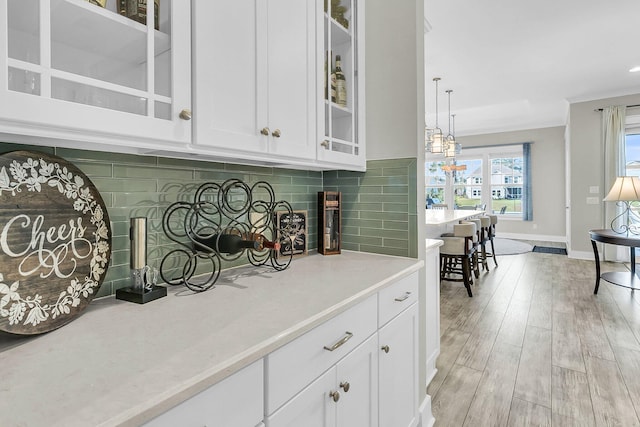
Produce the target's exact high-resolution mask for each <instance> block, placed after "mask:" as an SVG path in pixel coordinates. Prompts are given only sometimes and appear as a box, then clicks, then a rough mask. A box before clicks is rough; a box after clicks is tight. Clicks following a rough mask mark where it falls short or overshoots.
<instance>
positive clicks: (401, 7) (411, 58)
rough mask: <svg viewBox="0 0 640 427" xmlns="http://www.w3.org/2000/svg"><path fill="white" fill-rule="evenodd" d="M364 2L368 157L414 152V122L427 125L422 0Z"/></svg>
mask: <svg viewBox="0 0 640 427" xmlns="http://www.w3.org/2000/svg"><path fill="white" fill-rule="evenodd" d="M365 3H366V5H365V6H366V9H365V14H366V18H365V21H366V53H365V55H366V69H365V72H366V87H365V94H366V121H367V129H366V132H367V133H366V135H367V159H368V160H380V159H399V158H406V157H416V155H417V152H416V123H417V122H419V123H420V128H421V129H423V127H424V77H423V73H424V69H423V68H424V66H423V64H424V61H423V59H422V58H423V55H424V54H423V51H424V39H423V26H424V24H423V22H424V20H423V18H422V17H423V16H424V8H423V4H422V2H421V1H413V0H402V1H393V2H392V1H365ZM418 17H419V23H418V22H417V21H418ZM417 27H418V28H417ZM418 36H419V37H418ZM418 66H419V67H418ZM421 112H422V115H420V113H421Z"/></svg>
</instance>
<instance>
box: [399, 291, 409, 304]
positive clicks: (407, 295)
mask: <svg viewBox="0 0 640 427" xmlns="http://www.w3.org/2000/svg"><path fill="white" fill-rule="evenodd" d="M409 295H411V292H405V293H404V295H403V296H401V297H399V298H396V301H398V302H402V301H404V300H406V299H407V298H409Z"/></svg>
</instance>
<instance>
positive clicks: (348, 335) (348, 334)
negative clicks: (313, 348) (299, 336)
mask: <svg viewBox="0 0 640 427" xmlns="http://www.w3.org/2000/svg"><path fill="white" fill-rule="evenodd" d="M352 336H353V334H352V333H351V332H345V333H344V336H343V337H342V338H340V339H339V340H338V341H336V343H335V344H333V345H332V346H330V347H328V346H326V345H325V346H324V349H325V350H329V351H333V350H335V349H337V348H338V347H340V346H341V345H342V344H344V343H346V342H347V341H349V340H350V339H351V337H352ZM336 402H337V401H336Z"/></svg>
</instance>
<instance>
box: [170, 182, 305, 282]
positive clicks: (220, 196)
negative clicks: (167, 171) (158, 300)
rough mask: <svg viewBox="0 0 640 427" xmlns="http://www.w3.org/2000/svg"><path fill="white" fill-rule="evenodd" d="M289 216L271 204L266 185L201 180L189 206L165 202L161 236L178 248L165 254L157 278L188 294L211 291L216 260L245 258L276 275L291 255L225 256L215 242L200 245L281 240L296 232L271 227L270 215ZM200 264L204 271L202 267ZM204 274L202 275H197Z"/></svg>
mask: <svg viewBox="0 0 640 427" xmlns="http://www.w3.org/2000/svg"><path fill="white" fill-rule="evenodd" d="M276 210H277V211H284V212H289V214H292V213H293V210H292V208H291V205H290V204H289V203H288V202H286V201H284V200H280V201H276V200H275V192H274V190H273V187H271V185H270V184H269V183H267V182H264V181H260V182H256V183H255V184H253V185H252V186H249V185H247V184H246V183H245V182H243V181H241V180H239V179H229V180H227V181H225V182H223V183H222V184H217V183H214V182H207V183H204V184H202V185H201V186H200V187H198V189H197V191H196V193H195V197H194V200H193V202H185V201H178V202H176V203H173V204H171V205H170V206H169V207H168V208H167V210H166V211H165V213H164V215H163V217H162V228H163V230H164V233H165V234H166V235H167V237H168V238H169V239H170V240H172V241H174V242H176V243H177V244H178V245H180V248H177V249H173V250H171V251H170V252H169V253H167V254H166V255H165V256H164V257H163V258H162V262H161V264H160V275H161V277H162V279H163V280H164V281H165V282H166V283H168V284H170V285H183V284H184V285H186V286H187V288H189V289H190V290H192V291H195V292H202V291H206V290H207V289H209V288H211V287H212V286H213V285H214V284H215V283H216V281H217V280H218V277H219V276H220V270H221V263H222V261H235V260H237V259H238V258H240V257H242V256H244V255H246V256H247V258H248V260H249V263H251V264H252V265H254V266H261V265H265V264H267V263H270V264H271V266H272V267H273V268H274V269H275V270H276V271H281V270H284V269H286V268H287V267H288V266H289V264H290V263H291V259H292V257H293V255H292V254H289V255H282V254H278V253H277V252H278V251H277V250H273V249H267V248H264V249H262V250H254V249H242V250H240V252H236V253H232V254H228V253H222V252H220V251H218V248H217V247H216V246H217V244H212V245H211V246H209V245H207V244H204V243H202V242H203V241H205V240H206V239H207V238H211V236H214V235H220V234H239V235H244V234H248V233H257V234H261V235H263V236H264V237H265V238H266V239H267V240H270V241H274V242H281V243H282V242H285V241H287V239H291V238H292V236H295V232H296V230H294V229H292V230H289V229H287V228H281V229H278V228H277V224H276V221H275V215H274V212H275V211H276ZM202 263H207V264H210V267H208V268H207V267H202V266H201V268H200V269H199V268H198V267H199V265H201V264H202ZM203 270H204V273H203Z"/></svg>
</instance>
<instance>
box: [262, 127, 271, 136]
mask: <svg viewBox="0 0 640 427" xmlns="http://www.w3.org/2000/svg"><path fill="white" fill-rule="evenodd" d="M269 132H270V131H269V128H262V130H260V133H261V134H263V135H264V136H268V135H269Z"/></svg>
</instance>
